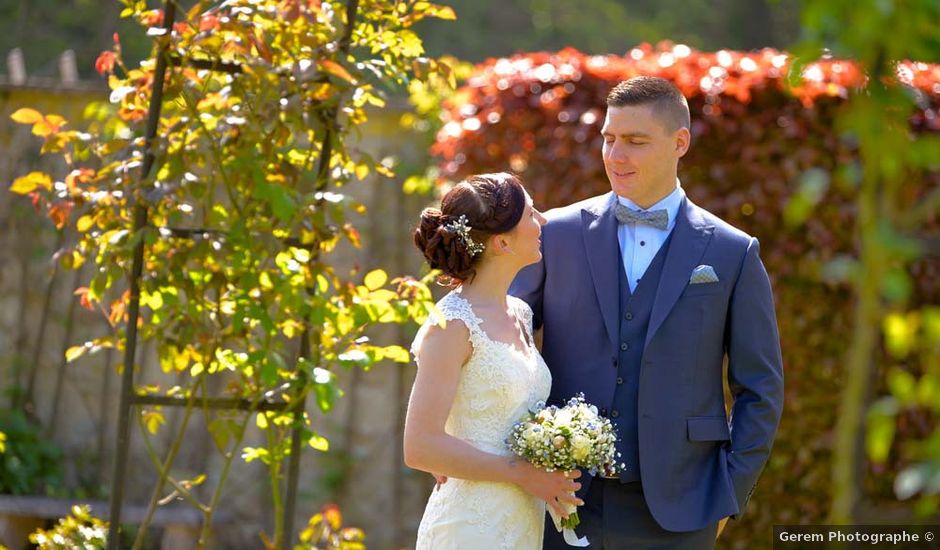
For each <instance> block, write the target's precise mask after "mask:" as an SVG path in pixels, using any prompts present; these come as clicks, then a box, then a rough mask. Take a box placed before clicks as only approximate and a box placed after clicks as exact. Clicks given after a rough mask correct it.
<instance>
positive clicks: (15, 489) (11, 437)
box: [0, 410, 62, 495]
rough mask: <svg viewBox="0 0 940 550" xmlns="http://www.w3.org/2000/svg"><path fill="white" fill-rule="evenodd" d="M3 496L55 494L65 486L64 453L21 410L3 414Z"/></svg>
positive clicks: (0, 490)
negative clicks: (63, 474)
mask: <svg viewBox="0 0 940 550" xmlns="http://www.w3.org/2000/svg"><path fill="white" fill-rule="evenodd" d="M0 432H2V434H4V437H2V438H0V444H4V445H3V447H4V448H3V449H2V452H0V493H2V494H10V495H35V494H48V495H52V494H56V493H58V492H59V491H60V489H61V487H60V486H61V483H62V469H61V462H62V451H61V450H60V449H59V447H58V446H57V445H56V444H55V443H54V442H52V441H50V440H48V439H46V438H45V437H43V435H42V434H41V433H40V429H39V427H38V426H37V425H36V424H34V423H33V422H30V421H29V420H28V419H27V418H26V416H25V415H24V414H23V413H22V412H21V411H19V410H7V411H3V412H0Z"/></svg>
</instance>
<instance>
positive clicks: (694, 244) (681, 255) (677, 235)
mask: <svg viewBox="0 0 940 550" xmlns="http://www.w3.org/2000/svg"><path fill="white" fill-rule="evenodd" d="M714 230H715V226H714V225H711V224H710V223H708V222H707V221H706V220H705V219H704V218H703V217H702V215H701V213H700V212H699V209H698V207H697V206H695V205H694V204H692V202H691V201H689V199H688V198H685V199H683V200H682V204H681V205H680V206H679V212H678V214H677V215H676V225H675V227H673V229H672V231H673V234H672V242H671V243H670V245H669V250H668V251H667V253H666V260H665V263H664V264H663V271H662V274H661V275H660V278H659V286H658V287H657V288H656V297H655V298H654V299H653V311H652V313H651V315H650V324H649V329H648V330H647V331H646V344H645V345H647V346H648V345H649V343H650V340H652V339H653V336H655V335H656V331H657V330H659V327H660V326H661V325H662V324H663V321H665V320H666V317H667V316H668V315H669V312H670V311H672V308H673V306H675V305H676V301H677V300H678V299H679V296H680V295H681V294H682V291H683V290H685V287H686V285H688V284H689V278H690V277H691V276H692V270H693V269H695V267H696V266H697V265H699V260H701V259H702V255H703V254H704V253H705V247H707V246H708V242H709V241H710V240H711V236H712V232H713V231H714Z"/></svg>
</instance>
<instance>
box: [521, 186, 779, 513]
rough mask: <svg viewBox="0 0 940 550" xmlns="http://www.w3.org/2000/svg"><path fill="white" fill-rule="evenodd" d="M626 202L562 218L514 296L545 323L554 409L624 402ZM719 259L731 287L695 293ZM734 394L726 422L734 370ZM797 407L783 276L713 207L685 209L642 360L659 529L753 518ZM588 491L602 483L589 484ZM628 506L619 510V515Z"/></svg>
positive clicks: (687, 204)
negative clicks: (790, 382) (764, 476)
mask: <svg viewBox="0 0 940 550" xmlns="http://www.w3.org/2000/svg"><path fill="white" fill-rule="evenodd" d="M614 201H616V196H615V195H614V194H613V193H607V194H605V195H601V196H598V197H594V198H591V199H587V200H585V201H582V202H579V203H576V204H573V205H570V206H567V207H563V208H558V209H555V210H551V211H549V212H548V213H546V217H547V218H548V223H547V224H546V225H545V226H544V227H543V231H542V260H541V261H540V262H539V263H537V264H534V265H531V266H528V267H526V268H525V269H523V270H522V271H521V272H520V273H519V275H518V276H517V278H516V280H515V281H514V282H513V285H512V287H511V288H510V294H513V295H515V296H518V297H519V298H522V299H523V300H525V301H526V302H527V303H528V304H529V305H530V306H531V307H532V311H533V313H534V324H535V327H536V328H539V327H542V328H543V329H544V333H543V345H542V355H543V356H544V358H545V361H546V363H547V364H548V366H549V369H551V372H552V377H553V382H552V391H551V400H552V401H556V402H561V401H563V400H566V399H568V398H569V397H571V396H572V395H574V394H575V393H577V392H584V394H585V397H586V399H587V400H588V402H590V403H593V404H594V405H597V407H598V408H602V407H609V406H610V405H611V403H612V401H613V396H614V388H615V380H616V377H617V370H616V369H613V368H611V364H612V358H616V357H617V349H618V348H617V346H618V344H619V343H618V327H619V323H618V314H619V311H618V310H619V305H618V274H619V271H618V270H619V265H618V262H620V261H621V259H620V257H619V254H618V253H617V250H619V245H618V243H617V220H616V218H615V217H614V215H613V209H612V208H611V206H612V204H613V203H614ZM702 264H706V265H710V266H712V267H713V268H714V270H715V273H716V274H717V275H718V278H719V281H718V282H714V283H703V284H694V285H690V284H689V279H690V277H691V275H692V270H693V269H695V267H696V266H699V265H702ZM726 357H727V359H728V371H727V377H728V384H729V387H730V390H731V395H732V398H733V401H734V403H733V406H732V408H731V414H730V421H729V417H728V415H727V414H726V412H725V411H726V408H725V402H724V392H723V385H722V368H723V363H724V360H725V358H726ZM782 409H783V366H782V360H781V354H780V343H779V337H778V334H777V322H776V317H775V315H774V304H773V295H772V292H771V288H770V280H769V279H768V277H767V272H766V270H765V269H764V266H763V264H762V263H761V260H760V256H759V245H758V242H757V240H756V239H754V238H753V237H750V236H749V235H747V234H745V233H744V232H742V231H740V230H738V229H736V228H734V227H732V226H731V225H729V224H727V223H725V222H723V221H722V220H720V219H719V218H717V217H716V216H714V215H712V214H711V213H709V212H708V211H706V210H704V209H702V208H699V207H698V206H696V205H695V204H693V203H692V202H691V201H689V200H688V198H686V199H684V200H683V203H682V205H681V206H680V208H679V212H678V215H677V219H676V225H675V227H674V228H673V234H672V243H671V245H670V247H669V250H668V254H667V256H666V258H665V264H664V266H663V272H662V276H661V278H660V281H659V286H658V288H657V290H656V296H655V299H654V303H653V310H652V316H651V318H650V324H649V330H648V332H647V334H646V345H645V348H644V352H643V355H642V359H641V364H640V375H639V397H638V402H637V422H638V437H639V441H638V443H639V456H640V476H641V481H642V484H643V492H644V496H645V498H646V501H647V504H648V506H649V508H650V511H651V512H652V515H653V517H654V518H655V519H656V521H657V522H658V523H659V524H660V525H661V526H662V527H663V528H664V529H667V530H670V531H693V530H698V529H702V528H704V527H706V526H707V525H708V524H710V523H713V522H716V521H718V520H719V519H721V518H723V517H726V516H737V515H738V514H740V513H742V512H743V511H744V508H745V506H746V504H747V501H748V499H749V498H750V496H751V492H752V491H753V490H754V486H755V484H756V482H757V478H758V476H759V475H760V472H761V470H762V469H763V467H764V464H765V463H766V462H767V458H768V456H769V454H770V449H771V445H772V443H773V439H774V434H775V433H776V430H777V425H778V423H779V421H780V415H781V412H782ZM582 481H583V483H582V485H583V487H582V494H583V492H584V491H586V490H587V486H588V485H589V483H590V478H582ZM611 512H613V513H614V514H615V513H616V511H606V513H608V514H610V513H611Z"/></svg>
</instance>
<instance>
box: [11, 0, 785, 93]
mask: <svg viewBox="0 0 940 550" xmlns="http://www.w3.org/2000/svg"><path fill="white" fill-rule="evenodd" d="M151 3H152V4H153V2H151ZM438 3H439V4H443V5H448V6H452V7H453V8H454V11H455V12H456V14H457V20H456V21H423V22H421V23H420V24H419V25H418V26H417V27H416V31H417V33H418V34H419V35H420V36H421V37H422V39H423V41H424V46H425V48H426V50H427V52H428V55H430V56H432V57H437V56H440V55H445V54H447V55H453V56H456V57H458V58H460V59H462V60H465V61H472V62H478V61H483V60H484V59H485V58H487V57H492V56H504V55H509V54H512V53H516V52H520V51H535V50H542V49H548V50H558V49H561V48H563V47H566V46H570V47H574V48H577V49H579V50H581V51H583V52H587V53H604V54H606V53H623V52H626V51H627V50H628V49H630V48H631V47H633V46H634V45H636V44H638V43H640V42H658V41H659V40H662V39H663V38H668V39H670V40H674V41H676V42H682V43H684V44H688V45H689V46H692V47H695V48H699V49H706V50H718V49H721V48H730V49H738V50H748V49H752V48H760V47H765V46H769V47H776V48H783V47H786V46H788V45H790V44H792V43H793V42H794V41H795V40H797V39H798V38H799V34H800V19H799V17H800V2H799V1H797V0H748V1H746V2H742V1H740V0H710V1H706V0H579V1H578V2H572V1H570V0H449V1H446V2H438ZM154 7H155V4H154ZM120 11H121V5H120V4H119V3H118V2H117V1H116V0H4V1H3V2H0V53H6V52H7V51H9V50H11V49H13V48H15V47H20V48H23V50H24V55H25V57H26V66H27V70H28V71H29V73H30V74H37V75H47V76H48V75H53V74H55V71H56V58H57V56H58V55H59V54H60V53H61V52H62V51H63V50H66V49H73V50H75V54H76V58H77V60H78V68H79V73H80V74H81V75H83V76H92V75H93V73H94V61H95V58H96V57H97V56H98V53H100V52H101V51H102V50H107V49H110V48H111V40H112V35H113V34H114V33H115V32H119V33H120V35H121V39H122V46H123V49H124V59H125V61H126V62H128V63H129V64H131V65H136V63H137V61H139V60H141V59H143V58H144V57H146V56H147V55H148V54H149V52H150V44H151V42H150V39H149V38H148V37H146V36H144V35H142V34H141V33H139V32H135V28H134V26H133V24H132V23H130V22H128V21H127V20H120V19H119V14H120Z"/></svg>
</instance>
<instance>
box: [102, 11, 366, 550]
mask: <svg viewBox="0 0 940 550" xmlns="http://www.w3.org/2000/svg"><path fill="white" fill-rule="evenodd" d="M177 7H178V2H177V1H176V0H164V3H163V10H164V18H163V29H164V31H165V32H166V33H170V32H171V30H172V28H173V22H174V19H175V17H176V9H177ZM357 10H358V0H348V1H347V3H346V29H345V31H344V35H343V38H342V40H341V42H340V49H341V51H343V52H347V51H348V50H349V46H350V41H351V37H352V29H353V26H354V23H355V18H356V13H357ZM168 44H169V43H168V42H164V43H162V44H161V46H160V47H159V48H158V53H157V59H156V67H155V70H154V80H153V93H152V95H151V99H150V105H149V109H148V118H147V126H146V131H145V136H144V139H145V141H144V160H143V164H142V166H141V181H142V180H144V179H145V178H146V177H147V176H148V174H149V173H150V171H151V170H152V169H153V164H154V162H155V159H156V155H155V154H154V151H153V142H154V139H155V137H156V133H157V127H158V124H159V120H160V113H161V108H162V103H163V87H164V83H165V80H166V71H167V66H168V65H173V66H182V65H184V64H185V65H187V66H191V67H195V68H198V69H204V70H212V71H221V72H226V73H229V74H233V75H237V74H239V73H241V67H240V66H239V65H237V64H233V63H223V62H214V61H210V60H202V59H191V60H190V59H183V58H181V57H179V56H176V55H171V54H170V52H169V51H168V49H169V46H168ZM337 114H338V110H337V108H335V107H334V108H332V109H330V110H329V111H328V114H327V115H326V117H327V119H328V120H327V125H326V131H325V133H324V136H323V140H322V142H321V143H320V156H319V159H318V161H317V167H316V190H317V191H322V190H324V189H325V188H326V187H327V185H328V183H329V179H328V168H329V159H330V156H331V155H332V141H333V132H334V131H335V127H336V121H337ZM147 214H148V209H147V205H146V202H145V198H144V197H142V196H141V194H140V193H139V192H138V193H137V194H136V195H135V197H134V229H133V231H134V235H139V233H140V232H141V231H143V230H145V229H146V228H147V224H148V222H147V217H148V216H147ZM162 229H164V230H165V231H168V232H169V233H170V236H172V237H175V238H192V237H193V236H195V235H201V234H205V233H214V232H215V231H213V230H211V229H182V228H162ZM281 242H283V243H284V244H285V245H286V246H294V247H303V248H307V249H309V250H310V261H311V262H314V261H316V260H317V258H318V252H319V243H318V242H317V241H314V242H313V243H312V244H302V243H301V241H300V239H297V238H286V239H281ZM144 246H145V245H144V239H142V238H140V239H138V240H137V243H136V244H135V245H134V252H133V263H132V267H131V273H130V280H129V284H130V289H129V290H130V297H129V300H128V308H127V331H126V334H125V346H124V362H123V372H122V376H121V394H120V395H121V397H120V404H119V413H118V414H119V416H118V426H117V453H116V456H115V459H114V469H113V478H112V485H111V495H110V511H109V529H108V545H107V548H108V550H116V549H117V548H118V544H119V542H120V525H121V511H122V510H121V509H122V504H123V498H124V483H125V479H126V475H127V461H128V451H129V445H130V417H131V412H132V409H133V408H134V407H136V406H140V405H162V406H170V407H186V406H189V405H191V404H192V402H193V401H194V400H196V399H198V400H199V403H200V406H201V407H203V408H206V409H215V410H220V409H227V410H242V411H248V412H258V411H281V412H289V413H292V414H293V417H294V424H293V429H292V433H291V451H290V463H289V466H288V475H287V494H286V499H285V500H286V502H285V507H284V516H285V517H284V532H283V536H282V539H281V548H282V549H285V550H286V549H289V548H291V547H292V544H291V542H292V539H293V530H294V521H293V517H294V509H295V506H296V500H297V480H298V475H299V469H300V449H301V440H302V431H303V425H304V422H303V415H304V409H305V405H306V394H305V393H303V394H302V395H299V396H297V397H298V399H294V400H291V401H267V400H260V399H259V400H249V399H237V398H218V397H208V396H195V395H194V394H191V395H190V396H188V397H183V396H156V395H145V394H142V393H139V392H137V391H136V390H135V388H134V357H135V355H136V348H137V323H138V319H139V313H140V278H141V275H142V269H143V257H144ZM308 292H310V293H313V292H315V289H314V288H308ZM303 327H304V328H303V331H302V333H301V336H300V349H299V357H298V362H300V361H302V360H312V363H313V364H316V363H317V362H318V360H319V357H318V355H319V350H318V349H314V350H311V347H310V340H311V338H316V339H317V340H319V338H317V334H316V333H317V331H318V330H320V328H319V327H311V326H310V323H309V322H308V320H306V319H304V320H303ZM311 331H312V333H311ZM298 376H299V377H300V378H301V380H303V379H304V378H305V374H304V372H303V371H302V370H301V371H299V372H298ZM165 480H166V474H165V473H164V475H162V476H161V478H160V481H159V482H158V488H157V490H155V491H154V496H156V495H157V494H158V493H159V490H160V488H161V487H162V484H163V483H164V482H165ZM155 504H156V502H155V500H153V501H152V502H151V503H150V506H149V509H148V514H147V517H146V518H145V521H144V524H146V523H148V522H149V517H150V516H151V515H152V513H153V511H154V508H155Z"/></svg>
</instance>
